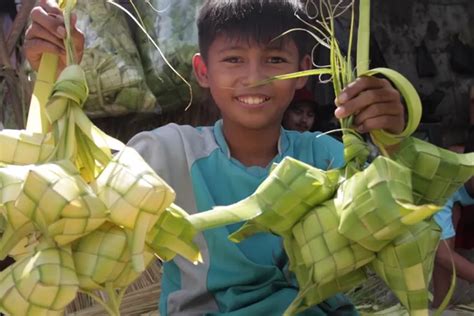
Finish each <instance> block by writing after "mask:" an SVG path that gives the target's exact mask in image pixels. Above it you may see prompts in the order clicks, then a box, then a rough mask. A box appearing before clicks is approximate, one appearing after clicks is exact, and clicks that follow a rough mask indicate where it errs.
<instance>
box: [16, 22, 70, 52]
mask: <svg viewBox="0 0 474 316" xmlns="http://www.w3.org/2000/svg"><path fill="white" fill-rule="evenodd" d="M30 40H37V41H40V40H42V41H46V42H49V43H50V44H53V45H55V46H57V47H58V48H59V49H62V50H63V49H64V42H63V40H62V39H59V38H58V37H56V35H54V34H53V33H51V32H50V31H48V30H47V29H46V28H44V27H43V26H41V25H40V24H37V23H35V25H32V26H31V27H30V29H28V31H27V32H26V35H25V42H26V41H30Z"/></svg>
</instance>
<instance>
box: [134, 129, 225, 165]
mask: <svg viewBox="0 0 474 316" xmlns="http://www.w3.org/2000/svg"><path fill="white" fill-rule="evenodd" d="M127 145H128V146H130V147H133V148H134V149H135V150H137V151H138V152H139V153H140V154H141V155H142V157H143V158H144V159H145V160H146V161H147V162H148V163H150V162H151V161H157V160H162V161H163V160H165V161H166V163H167V164H171V163H172V161H173V160H179V159H185V160H187V162H188V163H192V162H193V161H195V160H196V159H199V158H200V157H203V156H206V155H209V153H210V152H212V151H213V150H215V149H216V148H217V143H216V141H215V137H214V133H213V127H212V126H205V127H193V126H190V125H178V124H175V123H171V124H167V125H164V126H161V127H158V128H156V129H154V130H151V131H146V132H141V133H138V134H137V135H135V136H134V137H132V139H130V141H129V142H128V143H127ZM162 163H164V162H162Z"/></svg>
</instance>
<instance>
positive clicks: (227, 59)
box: [223, 56, 242, 64]
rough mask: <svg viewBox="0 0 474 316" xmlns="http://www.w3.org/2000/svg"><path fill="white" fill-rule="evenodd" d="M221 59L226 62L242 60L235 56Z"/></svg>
mask: <svg viewBox="0 0 474 316" xmlns="http://www.w3.org/2000/svg"><path fill="white" fill-rule="evenodd" d="M223 61H224V62H226V63H231V64H237V63H240V62H242V58H240V57H237V56H231V57H226V58H224V59H223Z"/></svg>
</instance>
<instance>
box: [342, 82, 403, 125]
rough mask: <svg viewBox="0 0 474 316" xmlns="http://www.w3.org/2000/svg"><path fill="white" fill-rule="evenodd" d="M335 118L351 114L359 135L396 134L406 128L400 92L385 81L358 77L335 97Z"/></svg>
mask: <svg viewBox="0 0 474 316" xmlns="http://www.w3.org/2000/svg"><path fill="white" fill-rule="evenodd" d="M336 105H337V109H336V111H335V112H334V114H335V115H336V117H337V118H338V119H341V118H345V117H347V116H349V115H354V126H355V128H356V129H357V131H358V132H360V133H366V132H370V131H372V130H374V129H383V130H385V131H387V132H389V133H393V134H399V133H401V132H402V131H403V130H404V128H405V109H404V106H403V104H402V102H401V97H400V93H399V92H398V91H397V90H396V89H395V88H394V87H393V86H392V85H391V83H390V82H389V81H388V80H386V79H380V78H376V77H359V78H357V79H356V80H355V81H354V82H352V83H350V84H349V85H348V86H347V87H346V88H345V89H344V90H343V91H342V93H341V94H340V95H339V96H338V97H337V98H336Z"/></svg>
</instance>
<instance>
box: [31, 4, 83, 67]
mask: <svg viewBox="0 0 474 316" xmlns="http://www.w3.org/2000/svg"><path fill="white" fill-rule="evenodd" d="M31 21H32V23H31V25H30V27H29V28H28V29H27V30H26V33H25V42H24V45H23V47H24V53H25V56H26V58H27V59H28V61H29V63H30V65H31V67H32V68H33V69H34V70H36V71H37V70H38V68H39V64H40V62H41V56H42V55H43V53H52V54H56V55H59V65H58V72H60V71H61V70H62V69H64V68H65V67H66V50H65V48H64V39H65V38H66V29H65V27H64V18H63V14H62V12H61V10H60V9H59V7H58V5H57V4H56V1H54V0H39V2H38V5H37V6H36V7H34V8H33V10H32V11H31ZM76 21H77V17H76V16H75V15H72V16H71V25H72V34H71V35H72V40H73V42H74V47H75V50H76V56H77V62H78V63H79V62H80V61H81V59H82V54H83V52H84V35H83V34H82V32H81V31H80V30H78V29H77V28H76Z"/></svg>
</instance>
